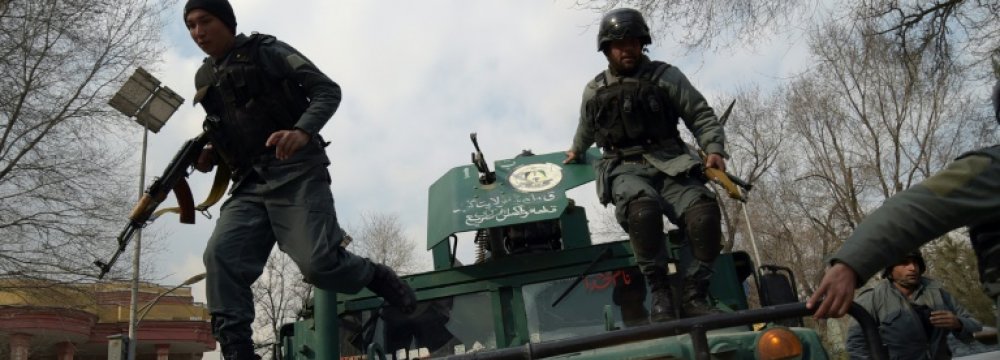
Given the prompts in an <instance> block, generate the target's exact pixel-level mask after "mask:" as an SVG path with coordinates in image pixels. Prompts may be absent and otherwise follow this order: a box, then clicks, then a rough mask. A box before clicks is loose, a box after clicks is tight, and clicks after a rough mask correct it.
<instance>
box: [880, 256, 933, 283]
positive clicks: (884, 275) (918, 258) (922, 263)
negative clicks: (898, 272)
mask: <svg viewBox="0 0 1000 360" xmlns="http://www.w3.org/2000/svg"><path fill="white" fill-rule="evenodd" d="M907 260H912V261H916V262H917V266H919V267H920V271H919V273H920V275H923V274H924V272H926V271H927V262H925V261H924V256H923V255H922V254H920V250H917V251H914V252H911V253H908V254H906V255H903V256H902V257H900V258H899V261H896V262H895V263H893V264H892V265H889V266H886V267H885V270H882V278H884V279H888V278H889V275H892V268H894V267H896V265H899V264H902V263H903V262H904V261H907Z"/></svg>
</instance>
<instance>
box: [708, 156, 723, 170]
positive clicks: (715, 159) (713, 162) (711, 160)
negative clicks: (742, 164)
mask: <svg viewBox="0 0 1000 360" xmlns="http://www.w3.org/2000/svg"><path fill="white" fill-rule="evenodd" d="M705 167H707V168H713V169H719V170H722V171H726V159H724V158H723V157H722V155H719V154H715V153H712V154H708V157H706V158H705Z"/></svg>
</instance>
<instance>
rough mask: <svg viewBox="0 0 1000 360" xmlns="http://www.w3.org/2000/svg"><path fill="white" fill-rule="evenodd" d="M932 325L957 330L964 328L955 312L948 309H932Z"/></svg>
mask: <svg viewBox="0 0 1000 360" xmlns="http://www.w3.org/2000/svg"><path fill="white" fill-rule="evenodd" d="M931 325H934V326H935V327H939V328H942V329H950V330H955V331H958V330H961V329H962V322H961V321H959V320H958V317H957V316H955V313H953V312H951V311H948V310H934V311H931Z"/></svg>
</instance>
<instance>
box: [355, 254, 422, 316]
mask: <svg viewBox="0 0 1000 360" xmlns="http://www.w3.org/2000/svg"><path fill="white" fill-rule="evenodd" d="M374 266H375V270H374V272H375V273H374V274H373V275H372V281H371V282H370V283H368V286H367V287H368V289H369V290H371V291H372V292H373V293H375V295H378V296H380V297H382V299H385V301H386V302H388V303H389V305H392V306H395V307H397V308H398V309H399V310H401V311H402V312H403V313H404V314H409V313H412V312H413V310H415V309H416V307H417V296H416V294H414V293H413V288H411V287H410V285H409V284H407V283H405V282H403V280H402V279H400V278H399V276H396V272H395V271H392V269H390V268H389V267H388V266H385V265H383V264H374Z"/></svg>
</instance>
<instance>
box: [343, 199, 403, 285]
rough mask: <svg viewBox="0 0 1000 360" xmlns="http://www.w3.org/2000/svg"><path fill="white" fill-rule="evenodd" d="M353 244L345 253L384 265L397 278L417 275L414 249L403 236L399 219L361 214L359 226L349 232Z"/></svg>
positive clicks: (377, 214) (391, 215)
mask: <svg viewBox="0 0 1000 360" xmlns="http://www.w3.org/2000/svg"><path fill="white" fill-rule="evenodd" d="M348 233H349V234H350V235H351V236H352V237H353V239H354V240H353V241H352V242H351V244H350V245H348V247H347V249H348V250H350V251H351V252H353V253H355V254H357V255H358V256H362V257H366V258H369V259H371V260H372V261H374V262H377V263H382V264H385V265H387V266H389V267H391V268H393V269H394V270H396V272H399V273H400V274H412V273H414V272H416V271H419V270H420V269H421V268H420V264H418V263H417V245H416V243H414V242H412V241H410V239H408V238H407V237H406V234H404V232H403V225H402V224H401V223H400V221H399V216H397V215H395V214H384V213H375V212H365V213H362V214H361V226H360V228H357V229H354V228H353V227H349V228H348Z"/></svg>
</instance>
